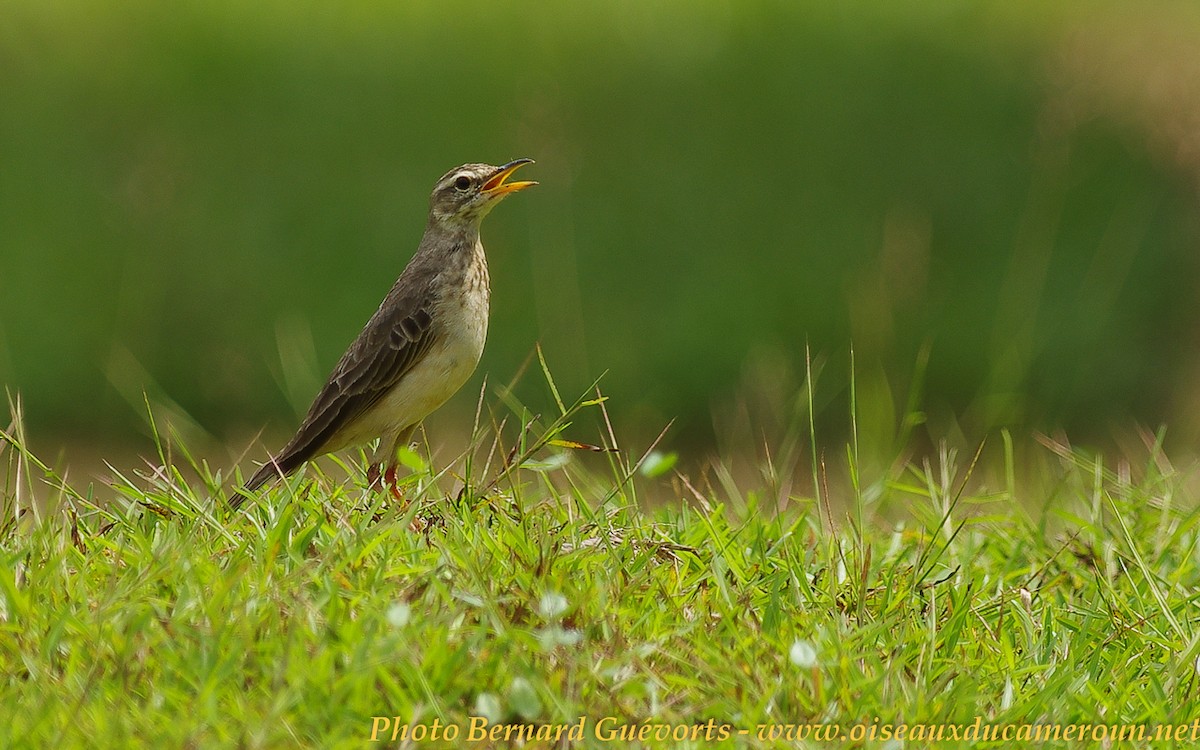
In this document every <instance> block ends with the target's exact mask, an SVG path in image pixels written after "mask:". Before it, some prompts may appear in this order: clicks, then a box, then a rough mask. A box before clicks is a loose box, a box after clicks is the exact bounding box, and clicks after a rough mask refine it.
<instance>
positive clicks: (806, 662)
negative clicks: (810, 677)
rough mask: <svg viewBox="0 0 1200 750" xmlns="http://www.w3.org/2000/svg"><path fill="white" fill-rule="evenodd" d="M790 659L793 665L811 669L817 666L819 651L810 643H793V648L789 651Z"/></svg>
mask: <svg viewBox="0 0 1200 750" xmlns="http://www.w3.org/2000/svg"><path fill="white" fill-rule="evenodd" d="M788 658H789V659H791V661H792V664H795V665H796V666H797V667H800V668H802V669H811V668H813V667H815V666H817V650H816V649H815V648H813V645H812V644H811V643H809V642H808V641H795V642H794V643H792V648H791V650H789V651H788Z"/></svg>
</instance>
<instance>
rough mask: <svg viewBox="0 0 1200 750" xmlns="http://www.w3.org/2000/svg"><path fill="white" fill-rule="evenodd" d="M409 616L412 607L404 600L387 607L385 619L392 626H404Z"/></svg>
mask: <svg viewBox="0 0 1200 750" xmlns="http://www.w3.org/2000/svg"><path fill="white" fill-rule="evenodd" d="M411 618H412V607H410V606H408V604H407V603H405V602H396V603H395V604H393V605H392V606H390V607H388V611H387V621H388V622H389V623H391V625H392V627H394V628H402V627H404V626H405V625H407V624H408V621H409V620H410V619H411Z"/></svg>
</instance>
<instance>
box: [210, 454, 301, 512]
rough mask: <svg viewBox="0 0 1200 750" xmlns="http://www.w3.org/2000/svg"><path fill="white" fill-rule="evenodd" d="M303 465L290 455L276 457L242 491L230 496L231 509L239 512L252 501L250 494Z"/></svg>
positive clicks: (260, 469) (261, 467) (236, 491)
mask: <svg viewBox="0 0 1200 750" xmlns="http://www.w3.org/2000/svg"><path fill="white" fill-rule="evenodd" d="M302 463H304V462H303V461H296V460H294V457H293V456H289V455H288V454H284V455H281V456H276V457H274V458H272V459H271V460H270V461H267V462H266V463H265V464H263V465H262V466H260V467H258V471H256V472H254V475H253V476H251V477H250V480H249V481H247V482H246V483H245V484H244V485H242V486H241V488H240V489H235V490H234V491H233V493H232V494H230V496H229V507H230V508H232V509H233V510H237V509H238V508H240V507H242V505H244V504H245V503H246V501H247V500H249V499H250V495H249V493H251V492H253V491H255V490H257V489H258V488H259V487H262V486H263V485H264V484H266V483H267V482H270V481H273V480H275V479H282V478H283V477H286V476H287V475H288V474H291V473H292V472H293V471H295V470H296V469H297V468H299V466H300V464H302Z"/></svg>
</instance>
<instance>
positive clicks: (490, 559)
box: [0, 380, 1200, 748]
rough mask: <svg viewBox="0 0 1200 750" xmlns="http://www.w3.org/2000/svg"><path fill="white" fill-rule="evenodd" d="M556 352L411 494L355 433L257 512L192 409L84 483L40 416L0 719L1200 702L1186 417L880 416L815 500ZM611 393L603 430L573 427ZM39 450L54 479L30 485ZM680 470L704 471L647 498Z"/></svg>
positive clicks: (337, 723) (614, 728) (12, 561)
mask: <svg viewBox="0 0 1200 750" xmlns="http://www.w3.org/2000/svg"><path fill="white" fill-rule="evenodd" d="M548 382H549V383H550V386H551V391H552V396H553V402H554V404H555V406H554V407H553V408H554V414H555V417H554V418H553V419H551V418H545V419H543V418H540V417H537V416H535V415H533V414H532V413H531V412H530V411H529V410H528V409H526V408H525V407H524V406H522V405H521V404H519V403H516V402H515V401H513V400H512V398H511V396H507V397H505V398H502V399H501V400H502V401H504V402H505V403H506V407H505V408H504V409H503V410H502V411H504V412H505V413H507V414H509V416H510V417H511V418H510V419H508V420H505V419H503V418H500V417H499V416H498V415H493V414H492V411H491V409H483V408H481V409H480V410H479V413H480V415H481V416H480V417H479V418H477V422H478V423H480V426H478V427H477V429H476V431H475V441H474V442H473V443H472V446H471V448H470V449H469V450H468V451H466V453H464V455H463V456H460V457H459V458H457V459H455V460H454V461H452V462H450V463H449V464H448V465H447V466H445V467H443V468H441V469H438V468H436V467H433V466H431V465H429V464H427V463H425V462H424V461H423V460H422V459H421V458H419V456H418V455H417V454H415V453H414V454H411V455H406V456H405V460H406V462H407V463H409V464H410V467H411V468H412V469H413V471H412V473H411V474H410V475H409V476H408V478H407V479H406V480H405V482H406V484H405V492H406V495H407V498H408V503H407V504H406V505H403V506H402V505H401V504H399V503H395V502H393V501H391V498H390V495H389V494H388V493H380V492H372V491H370V490H369V489H368V488H367V487H365V486H364V485H365V480H364V476H365V467H364V466H362V465H360V464H359V463H349V464H345V465H344V466H343V468H344V469H345V471H346V472H347V473H348V478H347V479H342V480H335V479H333V478H332V476H331V475H330V474H326V473H324V472H322V471H321V470H320V469H319V468H310V469H309V470H308V472H307V473H306V474H304V475H302V476H299V477H295V478H293V479H292V480H290V481H289V482H287V483H286V485H284V486H280V487H277V488H274V489H271V490H267V491H265V492H263V493H261V494H260V495H258V497H257V502H256V503H254V504H252V505H249V506H247V508H246V509H245V511H244V512H241V513H230V512H228V511H227V510H225V509H224V506H223V503H222V502H221V500H220V499H221V498H222V497H223V493H224V491H225V490H223V489H222V487H221V485H222V484H223V483H225V484H227V483H228V482H223V478H222V477H221V476H220V474H219V473H214V472H212V471H210V470H209V468H208V467H207V466H206V465H204V464H203V463H202V462H195V461H193V460H192V459H191V457H190V456H188V454H187V453H186V451H185V450H183V449H182V448H180V446H179V445H178V444H176V443H175V442H174V441H172V440H169V439H165V438H164V439H162V440H160V443H159V444H160V450H159V456H158V459H157V461H156V462H153V463H154V465H152V466H151V467H150V469H149V470H148V471H145V472H142V473H141V474H139V475H138V476H130V477H120V476H119V477H118V478H117V479H116V480H115V481H114V482H112V483H111V485H108V486H102V487H99V488H94V487H93V488H88V489H87V490H81V489H77V488H74V487H72V486H69V485H68V484H66V483H65V482H63V481H62V480H61V479H60V478H59V477H58V476H57V474H56V473H55V472H53V471H52V470H51V469H50V468H49V467H46V466H45V465H44V464H41V463H40V462H39V461H38V459H37V458H36V457H34V456H31V455H30V454H29V453H28V452H27V451H25V450H24V448H23V445H24V442H23V438H22V437H21V436H20V430H19V424H17V425H16V426H15V427H14V429H10V430H9V431H8V432H6V433H5V435H4V443H2V445H4V446H5V450H6V453H5V456H6V459H7V462H8V466H9V472H8V481H7V486H6V487H5V488H4V494H3V496H2V497H3V501H4V504H5V513H4V516H3V520H2V521H0V705H4V706H6V707H8V711H7V713H8V716H9V718H8V719H7V720H6V721H4V722H2V723H0V746H4V747H50V746H54V747H132V746H140V745H150V744H153V745H156V746H163V747H195V748H201V747H203V748H210V747H248V748H258V747H266V748H270V747H296V746H304V747H308V746H311V747H333V748H337V747H361V746H364V745H372V744H383V745H386V746H398V747H410V746H416V745H422V744H424V745H430V746H462V745H468V744H471V743H468V742H467V740H468V739H469V738H470V736H471V735H470V732H471V727H472V722H475V725H476V730H477V731H486V730H482V729H479V727H480V726H482V723H483V722H485V721H486V722H489V728H494V726H495V725H496V724H501V725H507V726H502V727H501V728H500V729H498V730H496V731H497V732H498V733H499V734H498V735H497V736H494V737H493V738H492V739H489V740H487V741H480V742H475V743H473V744H474V746H479V747H484V746H496V747H506V746H512V745H513V744H514V743H515V742H516V740H514V739H512V737H510V738H509V740H508V741H505V740H504V735H503V733H504V732H509V733H512V732H516V731H527V732H530V733H536V731H537V730H538V729H541V730H542V732H543V735H542V736H543V739H533V740H532V741H530V742H529V743H528V744H527V746H531V747H550V746H572V747H591V746H614V747H624V746H651V747H668V746H671V747H710V746H711V747H721V746H776V745H778V746H787V747H841V746H856V747H861V746H867V747H899V746H901V744H900V743H899V742H897V741H896V740H895V739H894V738H893V739H890V740H887V737H888V733H889V732H893V731H895V728H896V726H897V725H898V724H900V723H904V724H906V725H907V726H908V728H907V729H906V731H907V732H910V733H923V732H925V731H941V732H942V733H943V742H942V743H935V742H930V741H928V740H921V739H917V740H914V741H912V742H911V744H912V745H913V746H929V745H935V744H936V745H938V746H944V747H956V746H962V745H963V744H966V742H965V740H963V739H962V737H960V738H959V739H958V740H954V739H951V738H952V737H953V735H952V733H953V732H960V733H961V732H965V731H968V729H969V728H970V727H972V726H975V724H974V723H975V722H976V719H977V717H978V718H979V719H980V724H979V725H978V727H980V728H987V727H992V726H996V727H1001V728H1003V727H1006V726H1007V727H1010V728H1011V731H1014V732H1015V731H1017V729H1018V728H1020V726H1022V725H1036V726H1043V730H1042V731H1048V730H1047V729H1046V728H1045V727H1049V726H1050V725H1059V726H1058V730H1057V731H1058V732H1059V733H1060V734H1059V739H1058V740H1055V741H1050V742H1046V743H1042V744H1043V745H1044V746H1048V747H1066V746H1095V747H1101V746H1110V745H1106V744H1104V743H1103V742H1101V741H1100V737H1101V735H1100V734H1099V733H1100V732H1101V729H1097V728H1095V727H1093V726H1092V725H1101V726H1102V727H1103V730H1102V731H1103V733H1104V734H1103V736H1105V737H1107V738H1108V739H1109V740H1111V739H1112V738H1113V737H1115V736H1118V735H1116V734H1115V733H1116V732H1118V731H1142V730H1139V729H1138V728H1137V727H1143V726H1144V731H1145V732H1146V733H1147V734H1146V737H1147V738H1149V737H1153V736H1154V733H1155V732H1156V731H1161V729H1160V725H1165V724H1187V725H1188V728H1185V729H1184V730H1180V731H1183V732H1185V733H1186V732H1190V731H1191V730H1190V725H1191V722H1192V721H1193V719H1194V718H1195V717H1196V716H1198V715H1200V705H1198V700H1197V694H1198V693H1197V660H1198V657H1200V635H1197V633H1200V628H1198V627H1197V621H1198V620H1200V611H1198V610H1197V606H1196V604H1197V595H1196V592H1197V587H1198V585H1200V575H1198V573H1197V549H1196V547H1197V539H1198V531H1200V529H1198V524H1197V518H1198V516H1197V509H1196V507H1195V503H1193V502H1191V501H1190V499H1185V493H1184V489H1183V488H1184V484H1185V480H1186V479H1187V476H1186V473H1182V472H1177V471H1175V470H1174V469H1172V468H1171V467H1170V465H1169V464H1168V463H1167V462H1166V460H1165V459H1164V457H1163V456H1162V455H1161V451H1160V449H1159V444H1157V443H1155V444H1153V445H1152V446H1151V449H1150V451H1149V454H1148V457H1147V458H1146V460H1145V461H1144V462H1143V464H1142V465H1141V466H1139V467H1134V468H1130V467H1129V465H1128V462H1124V463H1121V464H1117V465H1115V466H1110V465H1108V464H1107V463H1106V462H1105V461H1104V460H1103V459H1102V458H1101V457H1098V456H1089V455H1087V454H1084V453H1081V452H1079V451H1076V450H1073V449H1071V448H1069V447H1066V446H1063V445H1060V444H1057V443H1049V447H1050V450H1046V451H1044V456H1046V457H1048V458H1049V459H1051V466H1052V469H1050V470H1047V471H1045V472H1041V473H1042V474H1043V475H1042V476H1040V477H1038V478H1036V480H1034V479H1024V480H1023V479H1019V477H1020V475H1021V473H1022V472H1021V467H1015V466H1014V465H1013V461H1014V459H1013V458H1012V457H1013V455H1014V451H1013V450H1012V441H1011V438H1009V436H1007V435H1004V436H1002V438H1003V440H1002V441H1001V442H1002V443H1003V444H1004V446H1005V447H1007V448H1008V450H1004V451H1001V452H1000V455H1001V458H1000V459H998V463H997V465H994V466H984V465H983V462H984V461H991V460H992V459H990V458H988V456H990V454H987V453H984V454H979V455H982V456H984V458H982V459H979V462H974V461H970V460H961V459H960V458H959V457H958V455H957V454H956V453H955V452H953V451H949V450H943V451H942V452H941V453H940V454H938V455H936V456H934V457H933V458H932V459H931V460H928V461H921V462H909V463H907V464H904V463H900V464H897V465H896V466H895V467H894V468H893V469H891V470H889V473H888V474H887V475H886V476H881V477H860V476H858V475H857V472H856V471H855V470H853V466H854V465H855V464H856V456H855V453H856V452H855V450H854V448H853V445H851V446H849V450H848V452H847V456H848V462H849V464H850V465H851V467H852V470H851V471H850V472H849V476H850V477H852V478H853V480H854V481H853V482H850V481H848V482H846V486H847V487H848V488H849V489H846V490H840V489H838V484H839V482H837V481H834V482H833V483H832V485H833V487H832V489H830V488H829V487H826V486H822V485H828V484H830V483H829V482H828V481H827V480H826V477H825V476H824V473H827V472H828V468H827V467H826V463H827V462H826V460H825V459H824V457H823V454H817V455H818V456H819V459H818V460H814V461H813V462H812V463H813V465H814V466H816V467H817V469H816V471H817V472H818V474H817V475H816V476H815V479H816V484H817V485H818V486H822V492H823V493H824V495H825V497H824V498H823V499H822V500H821V501H820V502H818V501H817V499H816V493H814V492H813V490H812V488H811V487H810V488H809V489H807V490H805V489H799V488H798V489H794V490H789V491H788V492H787V495H786V496H785V497H779V496H770V495H768V494H766V493H764V492H763V491H762V489H761V488H757V489H756V488H755V487H750V486H745V485H744V484H743V485H741V486H737V485H736V484H730V483H736V481H737V480H734V479H733V478H732V476H731V475H729V476H726V481H725V482H724V483H721V482H718V485H719V486H720V487H721V489H714V488H712V487H710V485H709V484H708V483H706V482H703V481H700V479H698V478H697V477H694V476H693V477H689V476H687V475H685V474H684V473H682V472H680V471H678V470H676V469H675V468H673V467H672V465H671V464H672V461H673V458H672V457H664V456H661V455H660V454H658V453H657V452H653V451H648V450H637V451H630V450H626V449H625V448H624V446H622V450H621V451H620V452H612V451H608V450H606V449H607V448H611V447H612V446H613V445H614V444H615V443H616V436H615V431H614V430H613V429H612V427H611V426H610V425H609V424H608V420H607V417H606V413H605V408H606V407H605V402H604V399H603V397H601V396H599V391H598V390H594V389H589V391H588V393H587V395H585V396H583V397H581V398H579V399H578V400H576V401H575V402H574V403H569V402H564V401H563V399H561V398H560V396H559V393H558V391H557V389H555V388H554V387H553V381H552V380H548ZM482 404H483V401H482V399H481V406H482ZM498 411H501V410H498ZM485 415H486V416H485ZM589 420H592V421H593V422H594V423H595V424H597V425H599V430H598V433H599V435H600V437H599V439H598V441H597V442H598V443H599V445H591V446H589V445H587V444H585V443H580V442H576V439H577V438H579V437H580V436H581V434H582V433H583V432H584V430H585V427H584V425H586V424H588V423H589ZM801 424H805V423H804V422H802V423H801ZM805 429H807V425H806V424H805ZM589 448H591V449H592V450H589ZM963 455H964V456H965V455H966V454H963ZM979 455H977V456H976V458H979ZM807 463H808V458H807V457H804V458H801V459H799V460H798V465H801V466H803V467H804V470H805V471H807V470H808V466H807ZM779 469H780V467H778V466H775V467H773V469H772V470H773V471H776V472H777V471H778V470H779ZM653 475H658V476H653ZM991 475H994V476H997V477H1000V480H999V487H998V488H997V487H990V488H989V487H988V486H987V481H985V480H984V479H981V477H984V476H991ZM31 477H40V478H42V479H45V480H46V481H48V482H49V483H51V484H52V485H54V486H55V487H56V488H57V492H58V495H59V496H58V498H57V500H58V502H57V507H56V508H55V509H54V510H52V511H35V510H34V509H32V508H26V509H25V512H23V513H21V512H19V510H20V509H19V508H18V507H16V506H17V505H18V504H19V503H21V502H23V500H21V498H23V497H25V496H26V494H27V491H28V489H29V484H30V482H31V481H33V480H32V479H31ZM871 483H874V484H875V486H876V487H877V488H878V491H876V492H874V493H868V492H864V491H861V490H857V489H855V488H857V487H865V486H867V485H868V484H871ZM668 484H669V486H670V487H673V488H674V489H675V490H676V491H677V495H676V498H675V501H674V502H669V503H661V504H651V503H648V502H646V500H645V498H643V497H642V496H641V495H642V494H644V493H645V492H647V491H650V490H651V489H653V488H654V487H658V488H659V489H660V490H661V489H662V488H664V487H665V486H667V485H668ZM865 497H870V498H871V499H869V500H867V499H863V498H865ZM888 518H891V519H892V520H885V519H888ZM860 519H861V520H860ZM580 717H583V721H584V739H583V740H578V741H576V740H572V739H568V738H569V737H570V736H571V735H570V730H571V727H574V726H575V725H577V724H578V722H579V721H580ZM946 723H951V724H952V725H953V726H942V728H941V729H940V730H938V729H937V728H936V727H934V728H933V729H928V730H927V729H925V728H922V727H924V726H925V725H929V726H934V725H945V724H946ZM1068 724H1070V725H1075V724H1087V725H1089V728H1088V729H1080V730H1077V731H1078V732H1079V733H1080V735H1081V736H1083V737H1084V741H1082V742H1075V741H1073V740H1070V739H1069V738H1071V737H1073V736H1074V734H1067V733H1066V731H1067V730H1066V725H1068ZM557 725H562V726H563V730H562V731H563V732H564V733H563V734H562V736H561V737H560V740H559V742H558V743H554V742H553V741H551V740H547V739H545V735H546V733H551V732H553V731H556V726H557ZM812 725H836V726H837V727H838V729H837V730H836V731H840V732H841V734H840V735H839V736H837V737H836V738H833V737H832V736H827V735H825V734H820V733H813V732H814V731H816V732H832V731H835V730H833V729H830V728H828V727H823V728H821V729H819V730H814V728H813V726H812ZM918 725H922V726H921V727H918ZM1126 725H1136V727H1133V728H1129V729H1126V730H1122V729H1121V727H1122V726H1126ZM447 727H454V730H450V731H457V732H458V734H457V737H453V738H449V739H448V738H447V737H446V731H447ZM521 727H525V728H524V729H522V728H521ZM643 727H648V729H643ZM1114 727H1115V728H1114ZM742 729H745V730H746V732H747V733H746V734H745V735H742V734H739V731H740V730H742ZM393 731H396V732H397V734H396V735H395V737H396V739H395V741H393V740H392V739H391V738H392V736H393V735H392V732H393ZM976 731H982V730H981V729H978V728H977V729H976ZM998 731H1003V730H1002V729H1001V730H998ZM1051 731H1052V730H1051ZM372 732H375V733H376V735H377V737H379V738H381V741H380V742H376V743H372V742H371V741H370V740H371V736H372ZM639 732H643V733H644V734H642V735H640V736H641V738H642V742H643V745H638V743H637V742H636V740H633V739H630V738H631V737H635V738H636V737H637V736H638V733H639ZM663 732H665V733H666V735H664V734H661V733H663ZM722 732H723V733H722ZM772 732H775V734H774V735H773V734H772ZM789 732H790V733H791V734H789ZM852 732H861V733H862V737H863V739H862V741H857V742H854V741H851V737H853V736H854V735H852V734H851V733H852ZM435 734H436V735H437V737H436V739H435V738H434V735H435ZM598 734H599V737H598V736H597V735H598ZM475 736H478V735H477V734H476V735H475ZM535 736H536V734H535ZM664 736H666V737H667V739H664ZM965 736H967V737H969V736H970V735H965ZM1180 736H1185V735H1180ZM683 737H686V738H685V739H681V738H683ZM772 737H774V739H771V738H772ZM800 737H803V738H804V739H799V738H800ZM405 738H407V739H405ZM885 740H887V741H885ZM1093 740H1095V741H1093ZM978 744H981V745H983V746H995V747H1001V746H1004V747H1011V746H1013V744H1014V743H1013V742H1011V741H1009V742H1004V741H1000V740H996V741H991V742H981V743H978ZM1152 744H1153V743H1152V742H1151V741H1150V740H1149V739H1143V740H1141V741H1138V742H1133V743H1123V744H1119V745H1113V746H1121V747H1130V746H1134V747H1141V746H1151V745H1152ZM1159 744H1160V745H1161V746H1166V745H1167V744H1168V743H1165V742H1164V743H1159Z"/></svg>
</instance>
